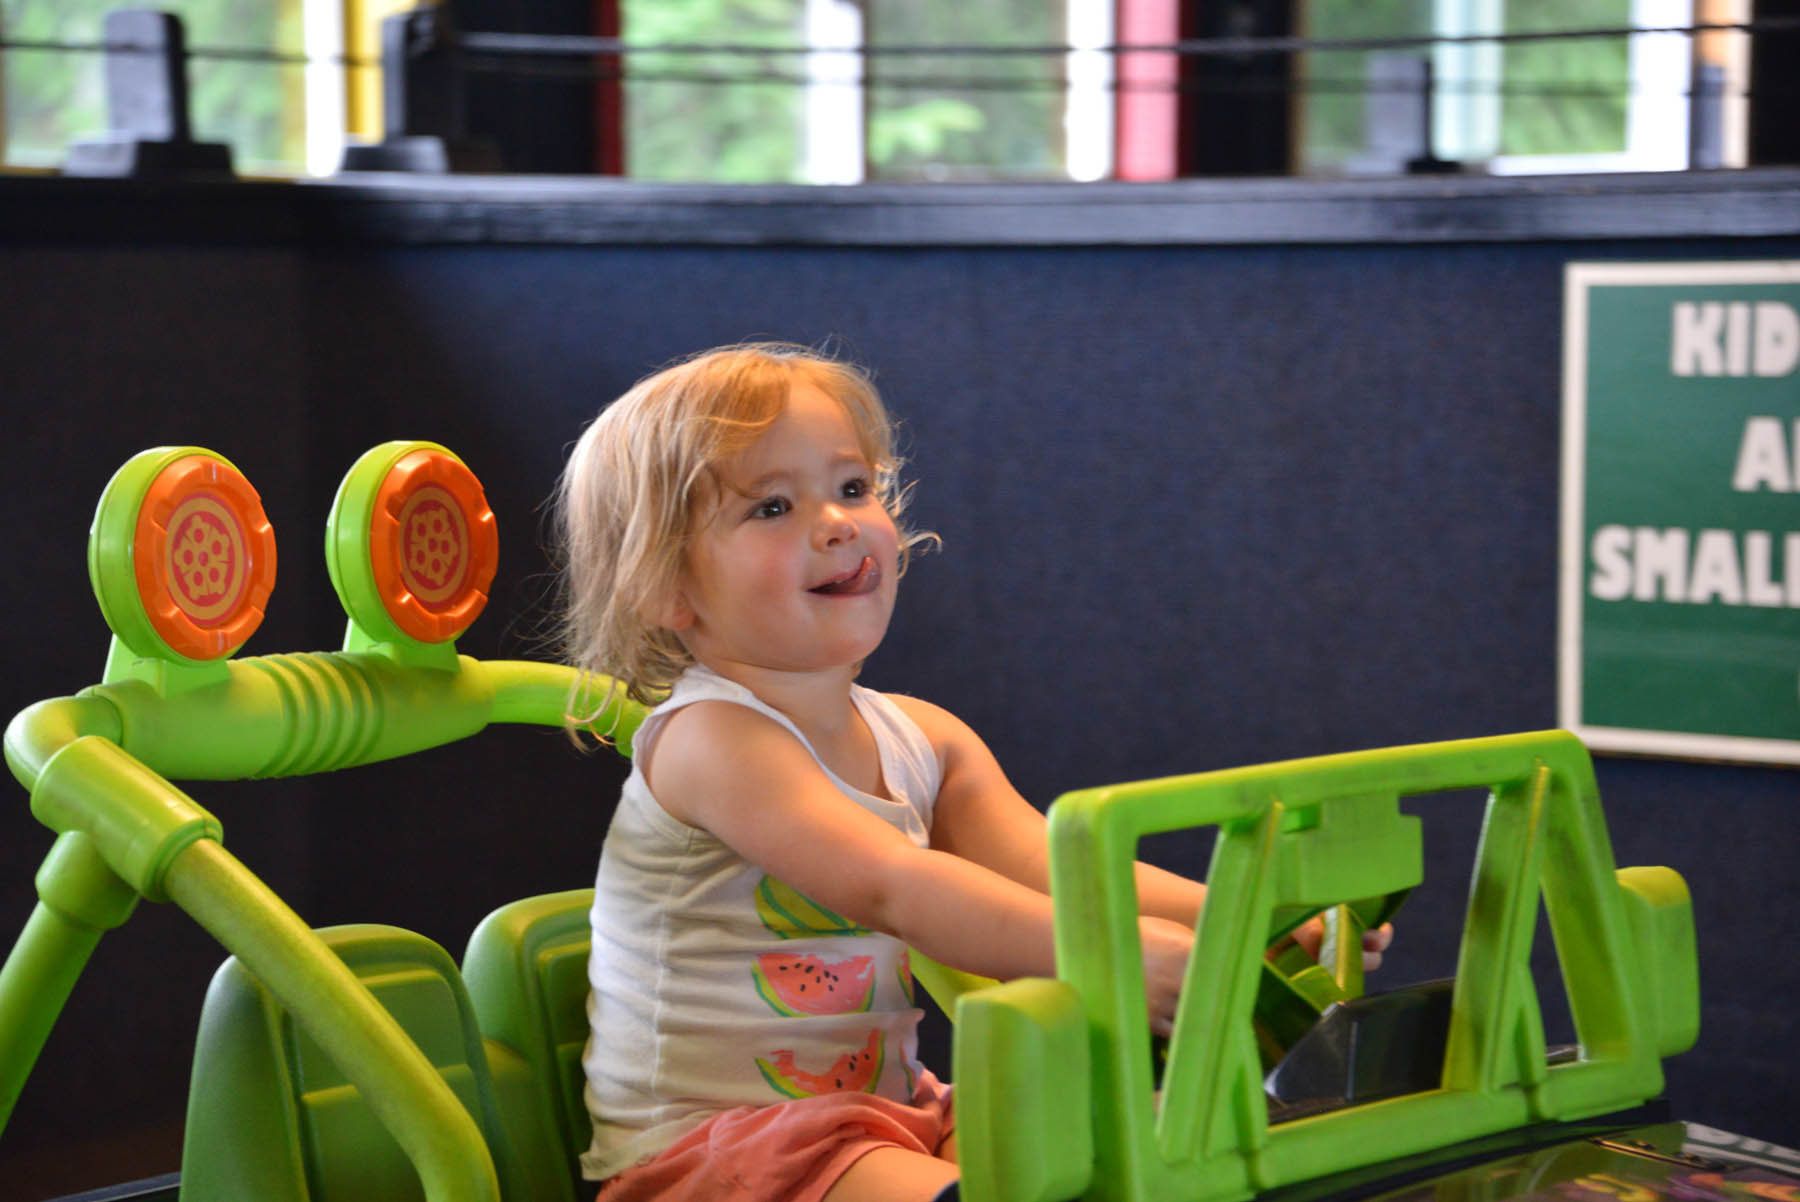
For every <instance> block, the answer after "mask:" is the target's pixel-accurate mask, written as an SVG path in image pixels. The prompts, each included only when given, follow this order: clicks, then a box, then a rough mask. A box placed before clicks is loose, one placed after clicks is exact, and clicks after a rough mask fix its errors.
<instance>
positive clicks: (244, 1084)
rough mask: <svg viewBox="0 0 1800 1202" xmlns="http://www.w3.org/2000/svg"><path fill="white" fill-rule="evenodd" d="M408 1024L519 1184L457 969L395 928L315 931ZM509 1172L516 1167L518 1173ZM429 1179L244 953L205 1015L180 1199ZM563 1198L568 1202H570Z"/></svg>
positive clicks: (358, 1194)
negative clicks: (418, 1171)
mask: <svg viewBox="0 0 1800 1202" xmlns="http://www.w3.org/2000/svg"><path fill="white" fill-rule="evenodd" d="M318 934H319V937H320V939H321V940H323V941H324V942H325V944H326V946H328V947H329V948H331V950H332V951H334V952H335V953H336V954H337V955H338V957H339V958H340V959H342V960H343V961H344V963H345V964H346V965H348V966H349V968H350V969H351V971H352V972H353V973H355V974H356V976H357V978H358V979H359V980H360V981H361V982H362V983H363V984H364V985H365V986H366V987H367V988H368V989H369V990H370V992H371V993H373V994H374V996H375V997H376V999H377V1000H378V1001H380V1002H381V1004H382V1005H383V1006H384V1007H385V1008H386V1009H387V1010H388V1012H389V1013H390V1014H392V1015H393V1016H394V1017H395V1019H396V1020H398V1022H399V1024H400V1026H401V1028H402V1029H403V1030H405V1031H406V1033H407V1034H408V1035H409V1036H410V1037H411V1038H412V1040H413V1042H414V1043H416V1044H417V1045H418V1046H419V1048H420V1050H421V1051H423V1052H424V1053H425V1056H426V1058H427V1059H428V1060H430V1062H431V1063H432V1065H433V1066H435V1067H436V1068H437V1070H438V1072H439V1073H440V1074H442V1076H443V1078H444V1081H445V1083H446V1084H448V1085H449V1086H450V1088H451V1090H452V1091H453V1092H454V1093H455V1094H456V1096H457V1098H458V1099H460V1100H461V1101H462V1103H463V1105H464V1106H465V1107H466V1108H467V1109H468V1111H469V1113H470V1114H471V1115H472V1116H473V1117H474V1119H475V1121H476V1124H477V1125H478V1126H479V1128H480V1129H481V1131H482V1133H483V1135H484V1136H485V1137H486V1139H487V1141H488V1146H489V1149H490V1152H492V1153H493V1155H494V1160H495V1167H496V1170H497V1171H498V1172H499V1175H500V1180H501V1182H502V1188H503V1190H505V1191H506V1194H507V1196H508V1197H509V1198H510V1197H518V1196H520V1195H518V1194H516V1193H515V1192H514V1190H513V1189H509V1188H507V1187H508V1186H509V1185H513V1186H516V1184H517V1183H518V1182H519V1180H520V1178H519V1174H518V1167H517V1166H518V1165H519V1162H518V1160H517V1159H516V1158H514V1157H512V1156H511V1155H510V1154H509V1151H508V1149H507V1147H506V1144H505V1139H504V1136H502V1135H501V1133H500V1132H501V1126H500V1119H499V1110H498V1107H497V1106H496V1104H495V1093H494V1082H493V1078H492V1075H491V1073H490V1072H489V1068H488V1061H487V1055H486V1052H485V1049H484V1047H483V1044H482V1039H481V1034H480V1031H479V1029H478V1028H477V1026H476V1023H475V1016H474V1011H473V1009H472V1008H471V1006H470V1004H469V997H468V992H467V990H466V989H465V988H464V987H463V983H462V978H461V976H460V975H459V974H458V972H457V970H456V965H455V963H454V961H452V960H451V959H450V956H449V955H448V953H446V952H445V951H444V950H443V949H442V948H441V947H439V946H438V945H437V944H435V943H433V942H432V941H431V940H429V939H426V938H425V937H424V936H422V935H417V934H414V933H413V932H411V931H405V930H401V929H399V928H398V927H388V926H372V925H359V926H346V927H332V928H327V929H324V930H321V931H319V932H318ZM509 1170H511V1171H509ZM423 1196H424V1194H423V1190H422V1188H421V1186H420V1184H419V1179H418V1175H417V1174H416V1173H415V1172H414V1170H413V1167H412V1164H411V1162H410V1161H408V1159H407V1158H406V1155H405V1153H404V1152H403V1151H402V1150H401V1148H400V1146H399V1144H398V1143H396V1142H395V1141H394V1139H393V1137H392V1136H390V1135H389V1134H388V1132H387V1130H386V1129H385V1128H384V1127H383V1126H382V1125H381V1123H380V1121H379V1120H378V1119H377V1118H376V1117H375V1116H374V1115H373V1113H371V1111H370V1110H369V1108H368V1106H367V1105H366V1104H365V1103H364V1101H363V1100H362V1097H361V1095H360V1094H359V1092H358V1091H357V1089H356V1088H355V1087H354V1086H352V1085H351V1084H349V1082H348V1081H347V1080H346V1078H345V1076H344V1074H343V1072H342V1070H341V1069H340V1068H339V1067H338V1066H337V1065H336V1064H335V1063H333V1062H332V1060H331V1058H330V1057H329V1056H327V1055H326V1054H325V1053H324V1052H323V1051H322V1050H321V1049H320V1048H319V1046H318V1045H317V1044H316V1043H315V1042H314V1041H313V1039H312V1037H311V1036H310V1035H308V1034H307V1032H306V1031H305V1030H304V1029H302V1028H301V1027H300V1026H299V1025H298V1024H297V1023H296V1022H295V1021H294V1019H293V1017H292V1016H291V1015H290V1014H289V1013H288V1012H287V1011H286V1010H285V1009H284V1008H283V1007H282V1006H281V1004H280V1003H279V1002H278V1001H277V1000H276V999H275V998H274V996H273V995H272V994H271V993H270V992H269V991H268V989H267V988H266V987H265V986H264V985H263V984H262V983H261V982H260V981H258V980H257V979H256V978H255V977H254V976H253V975H251V973H250V972H249V970H247V969H246V968H244V967H243V965H242V964H240V963H239V962H238V960H237V959H236V958H235V957H233V958H231V959H229V960H227V961H226V962H225V963H224V965H223V966H222V967H221V968H220V969H219V971H218V973H217V974H215V976H214V977H213V982H212V985H211V987H210V988H209V989H208V991H207V996H206V1002H205V1005H204V1007H203V1009H202V1013H201V1019H200V1033H199V1037H198V1040H197V1044H196V1048H195V1054H194V1073H193V1082H192V1087H191V1090H190V1092H189V1096H188V1120H187V1134H186V1143H185V1145H184V1147H183V1151H182V1198H183V1202H242V1200H243V1199H247V1198H255V1199H258V1202H365V1200H366V1202H377V1200H380V1202H406V1200H408V1199H415V1198H423ZM559 1202H561V1200H560V1199H559Z"/></svg>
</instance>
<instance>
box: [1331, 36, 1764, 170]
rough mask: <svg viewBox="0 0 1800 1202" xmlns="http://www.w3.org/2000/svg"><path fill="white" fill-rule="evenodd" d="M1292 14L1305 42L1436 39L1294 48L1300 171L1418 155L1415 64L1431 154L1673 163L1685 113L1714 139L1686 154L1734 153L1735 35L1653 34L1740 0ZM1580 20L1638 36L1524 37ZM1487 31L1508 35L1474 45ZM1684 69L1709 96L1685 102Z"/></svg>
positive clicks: (1684, 138) (1541, 162) (1739, 125)
mask: <svg viewBox="0 0 1800 1202" xmlns="http://www.w3.org/2000/svg"><path fill="white" fill-rule="evenodd" d="M1308 12H1309V22H1308V27H1307V34H1308V36H1310V37H1313V38H1316V39H1332V40H1336V39H1355V38H1396V39H1406V38H1425V37H1432V36H1435V37H1441V38H1445V39H1449V40H1446V41H1442V42H1439V43H1438V44H1437V45H1436V46H1425V45H1422V44H1421V45H1418V46H1410V45H1409V46H1399V47H1394V48H1391V49H1370V50H1332V51H1315V52H1311V53H1308V54H1306V55H1304V56H1303V59H1304V62H1303V66H1302V68H1301V77H1302V78H1301V86H1302V89H1303V93H1304V95H1305V98H1306V103H1305V119H1304V121H1303V123H1302V130H1303V132H1302V145H1301V153H1300V160H1301V169H1302V170H1303V171H1310V172H1321V171H1351V172H1355V171H1394V170H1398V169H1400V168H1402V167H1403V166H1404V163H1405V161H1406V160H1407V159H1408V158H1409V157H1413V156H1417V155H1420V154H1422V153H1423V152H1424V151H1425V150H1426V146H1425V135H1424V129H1425V126H1426V108H1425V88H1426V82H1425V81H1426V70H1427V60H1429V70H1430V74H1431V79H1432V82H1431V110H1430V129H1431V146H1430V148H1429V149H1430V150H1431V151H1432V152H1434V153H1435V154H1436V155H1437V156H1438V157H1439V158H1441V159H1448V160H1454V161H1457V162H1462V163H1468V164H1473V165H1478V166H1480V167H1483V168H1485V169H1486V170H1489V171H1493V172H1495V173H1498V174H1519V173H1550V172H1585V171H1668V170H1682V169H1684V168H1686V167H1687V166H1689V163H1690V158H1689V153H1690V152H1689V147H1690V134H1691V132H1699V131H1697V130H1696V131H1690V115H1691V114H1692V113H1694V112H1696V111H1699V112H1702V113H1703V114H1704V119H1705V120H1706V121H1709V122H1715V123H1716V124H1715V125H1714V126H1713V127H1711V128H1710V129H1708V130H1707V131H1706V132H1707V133H1708V134H1709V135H1710V136H1712V137H1713V138H1714V139H1715V140H1717V141H1718V142H1720V143H1721V146H1720V149H1719V150H1718V152H1717V153H1718V157H1717V158H1716V159H1714V160H1713V161H1710V162H1706V163H1703V164H1699V165H1708V166H1719V165H1732V166H1741V165H1742V163H1743V161H1744V152H1743V141H1744V128H1745V106H1744V102H1743V100H1742V96H1743V93H1744V91H1745V83H1746V78H1745V72H1744V69H1743V66H1742V56H1743V52H1742V47H1741V43H1742V42H1743V41H1745V39H1744V37H1743V36H1742V35H1738V34H1724V33H1713V34H1705V35H1700V36H1699V37H1697V38H1696V37H1693V36H1690V35H1688V34H1685V33H1679V32H1662V31H1664V30H1670V29H1680V28H1682V27H1685V26H1687V25H1689V24H1691V23H1694V22H1696V21H1698V22H1704V23H1719V24H1722V23H1727V22H1732V21H1743V20H1746V19H1747V17H1748V5H1747V3H1746V2H1745V0H1313V3H1312V4H1311V5H1310V6H1309V8H1308ZM1584 29H1587V30H1612V31H1618V30H1625V29H1633V30H1643V31H1645V32H1639V33H1631V34H1628V35H1622V34H1618V33H1613V34H1610V35H1608V36H1596V37H1546V38H1541V39H1540V38H1534V37H1532V36H1530V35H1534V34H1546V33H1557V32H1559V31H1572V30H1584ZM1493 33H1498V34H1503V35H1518V36H1516V37H1508V38H1506V39H1504V40H1494V41H1484V40H1481V36H1480V35H1483V34H1493ZM1464 39H1467V40H1464ZM1709 65H1711V66H1713V67H1714V73H1713V74H1712V75H1711V76H1710V77H1708V76H1705V75H1697V74H1696V71H1697V69H1700V70H1704V69H1705V68H1707V67H1708V66H1709ZM1696 78H1700V79H1702V80H1705V81H1706V82H1704V83H1703V84H1702V85H1701V86H1703V87H1707V88H1710V89H1712V90H1713V92H1712V98H1713V99H1714V101H1715V103H1714V104H1713V105H1712V107H1710V108H1708V107H1706V106H1697V105H1696V104H1695V103H1694V97H1693V95H1692V92H1693V89H1694V87H1695V84H1694V80H1695V79H1696Z"/></svg>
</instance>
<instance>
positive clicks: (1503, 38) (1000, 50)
mask: <svg viewBox="0 0 1800 1202" xmlns="http://www.w3.org/2000/svg"><path fill="white" fill-rule="evenodd" d="M1797 29H1800V17H1765V18H1761V19H1758V20H1752V21H1737V22H1712V23H1700V24H1692V25H1657V26H1623V27H1607V28H1583V29H1555V30H1530V31H1514V32H1510V33H1508V32H1494V33H1469V34H1455V35H1440V34H1413V35H1405V36H1394V37H1362V38H1302V37H1246V38H1189V39H1183V40H1181V41H1176V42H1160V43H1111V44H1107V45H1103V46H1067V45H989V46H982V45H973V44H968V43H947V44H943V45H921V44H900V45H892V46H882V45H867V44H864V45H857V46H844V47H828V46H792V45H756V44H752V43H742V42H717V43H711V42H645V43H632V42H628V41H626V40H624V39H622V38H603V37H588V36H582V35H575V34H528V33H491V32H465V33H461V34H459V35H457V37H456V38H455V39H454V40H453V41H449V42H447V43H446V48H454V49H456V50H460V51H461V52H463V53H465V54H467V55H471V56H474V55H482V56H495V57H516V58H557V57H561V58H581V57H619V56H625V57H630V56H633V55H645V56H677V55H685V56H701V55H724V56H731V57H742V58H758V57H792V56H797V55H798V56H805V55H814V54H833V55H855V56H857V57H859V58H865V59H879V58H921V57H944V58H1060V57H1065V56H1067V55H1070V54H1104V55H1108V56H1112V57H1118V56H1121V55H1128V54H1129V55H1164V56H1166V55H1175V56H1178V57H1182V58H1208V57H1234V58H1235V57H1245V56H1252V55H1277V54H1303V53H1318V54H1323V53H1332V52H1340V51H1370V50H1404V49H1422V48H1429V47H1433V46H1457V45H1472V44H1489V43H1499V44H1502V45H1505V44H1512V43H1526V42H1547V41H1577V40H1593V39H1602V38H1627V37H1640V36H1646V35H1652V34H1679V35H1690V36H1691V35H1694V34H1704V33H1742V34H1750V35H1758V34H1770V33H1777V34H1778V33H1788V32H1793V31H1795V30H1797ZM0 50H27V51H55V52H63V53H77V54H100V53H107V52H114V53H148V54H154V53H160V52H161V48H160V47H157V46H149V45H145V44H143V43H141V42H131V41H126V42H109V41H106V40H98V41H94V40H89V41H70V40H54V39H42V38H37V39H33V38H0ZM187 53H188V56H189V57H191V58H197V59H222V60H227V61H236V62H257V63H270V64H276V65H281V66H307V65H309V64H312V63H331V64H335V65H338V66H344V67H376V66H379V65H380V62H379V60H378V59H371V58H368V57H366V56H358V55H350V54H331V55H308V54H304V53H295V52H289V51H281V50H271V49H260V48H254V47H220V46H190V47H188V50H187Z"/></svg>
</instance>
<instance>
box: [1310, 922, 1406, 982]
mask: <svg viewBox="0 0 1800 1202" xmlns="http://www.w3.org/2000/svg"><path fill="white" fill-rule="evenodd" d="M1289 938H1291V939H1293V941H1294V942H1295V943H1298V944H1299V945H1300V946H1301V947H1303V948H1305V949H1306V954H1307V955H1309V956H1311V957H1312V958H1313V959H1315V960H1317V959H1318V958H1319V948H1320V946H1321V945H1322V944H1323V943H1324V942H1325V918H1324V916H1323V915H1315V916H1313V917H1312V918H1310V919H1308V920H1307V921H1306V922H1304V923H1302V924H1301V925H1300V926H1298V927H1296V928H1295V929H1294V933H1293V934H1292V935H1291V936H1289ZM1393 942H1394V924H1393V923H1391V922H1384V923H1382V924H1381V925H1380V926H1378V927H1376V928H1375V929H1374V930H1372V931H1364V932H1363V935H1362V960H1363V971H1364V972H1374V971H1375V970H1376V969H1378V968H1380V967H1381V954H1382V953H1383V952H1385V951H1387V949H1388V945H1389V944H1391V943H1393Z"/></svg>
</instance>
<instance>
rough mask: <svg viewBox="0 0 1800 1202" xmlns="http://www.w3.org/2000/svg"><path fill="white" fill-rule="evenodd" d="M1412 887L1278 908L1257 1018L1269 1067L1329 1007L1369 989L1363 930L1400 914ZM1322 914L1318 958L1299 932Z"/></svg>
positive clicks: (1260, 1049)
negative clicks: (1320, 905) (1313, 905)
mask: <svg viewBox="0 0 1800 1202" xmlns="http://www.w3.org/2000/svg"><path fill="white" fill-rule="evenodd" d="M1410 892H1411V890H1410V889H1401V890H1398V891H1396V892H1393V893H1387V894H1383V895H1381V896H1378V897H1367V898H1363V899H1361V900H1359V901H1353V902H1345V903H1343V904H1341V905H1337V906H1330V907H1327V908H1325V909H1323V910H1316V909H1311V908H1309V907H1303V906H1294V907H1283V908H1280V909H1277V910H1276V912H1275V920H1274V922H1273V923H1272V924H1271V927H1270V933H1269V948H1270V950H1269V954H1268V956H1267V957H1266V958H1265V959H1264V960H1263V971H1262V980H1261V982H1260V983H1259V985H1258V986H1257V991H1256V1009H1255V1012H1254V1016H1253V1022H1254V1025H1255V1029H1256V1046H1257V1050H1258V1052H1259V1053H1260V1054H1261V1056H1262V1062H1263V1068H1264V1070H1268V1069H1271V1068H1274V1067H1275V1065H1277V1064H1278V1063H1280V1062H1281V1058H1282V1057H1283V1056H1284V1055H1286V1054H1287V1050H1288V1049H1289V1048H1291V1047H1293V1046H1294V1044H1295V1043H1296V1042H1297V1041H1298V1040H1299V1039H1300V1037H1301V1036H1303V1035H1305V1034H1306V1033H1307V1032H1308V1031H1310V1030H1311V1029H1312V1027H1313V1024H1314V1023H1316V1022H1317V1021H1318V1019H1319V1015H1321V1014H1323V1013H1324V1012H1325V1011H1326V1009H1327V1008H1329V1007H1330V1006H1332V1005H1333V1004H1335V1003H1337V1002H1342V1001H1347V1000H1349V999H1350V998H1354V997H1360V996H1362V992H1363V967H1362V937H1363V932H1365V931H1368V930H1370V929H1372V928H1375V927H1379V926H1380V925H1381V924H1382V923H1384V922H1387V921H1388V920H1389V919H1391V918H1392V917H1393V916H1394V913H1395V911H1397V910H1399V908H1400V906H1401V904H1402V903H1403V902H1405V900H1406V896H1407V894H1408V893H1410ZM1315 915H1319V916H1322V917H1323V919H1324V923H1325V938H1324V941H1323V942H1322V943H1321V944H1320V945H1319V958H1318V959H1317V960H1314V959H1313V958H1312V957H1311V956H1310V955H1308V954H1307V952H1306V949H1305V948H1304V947H1302V946H1301V945H1300V943H1299V942H1298V941H1297V940H1296V939H1294V937H1293V936H1294V932H1295V931H1296V930H1298V929H1299V928H1300V927H1301V926H1304V925H1305V924H1306V923H1307V922H1309V921H1311V920H1312V918H1313V917H1314V916H1315Z"/></svg>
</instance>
